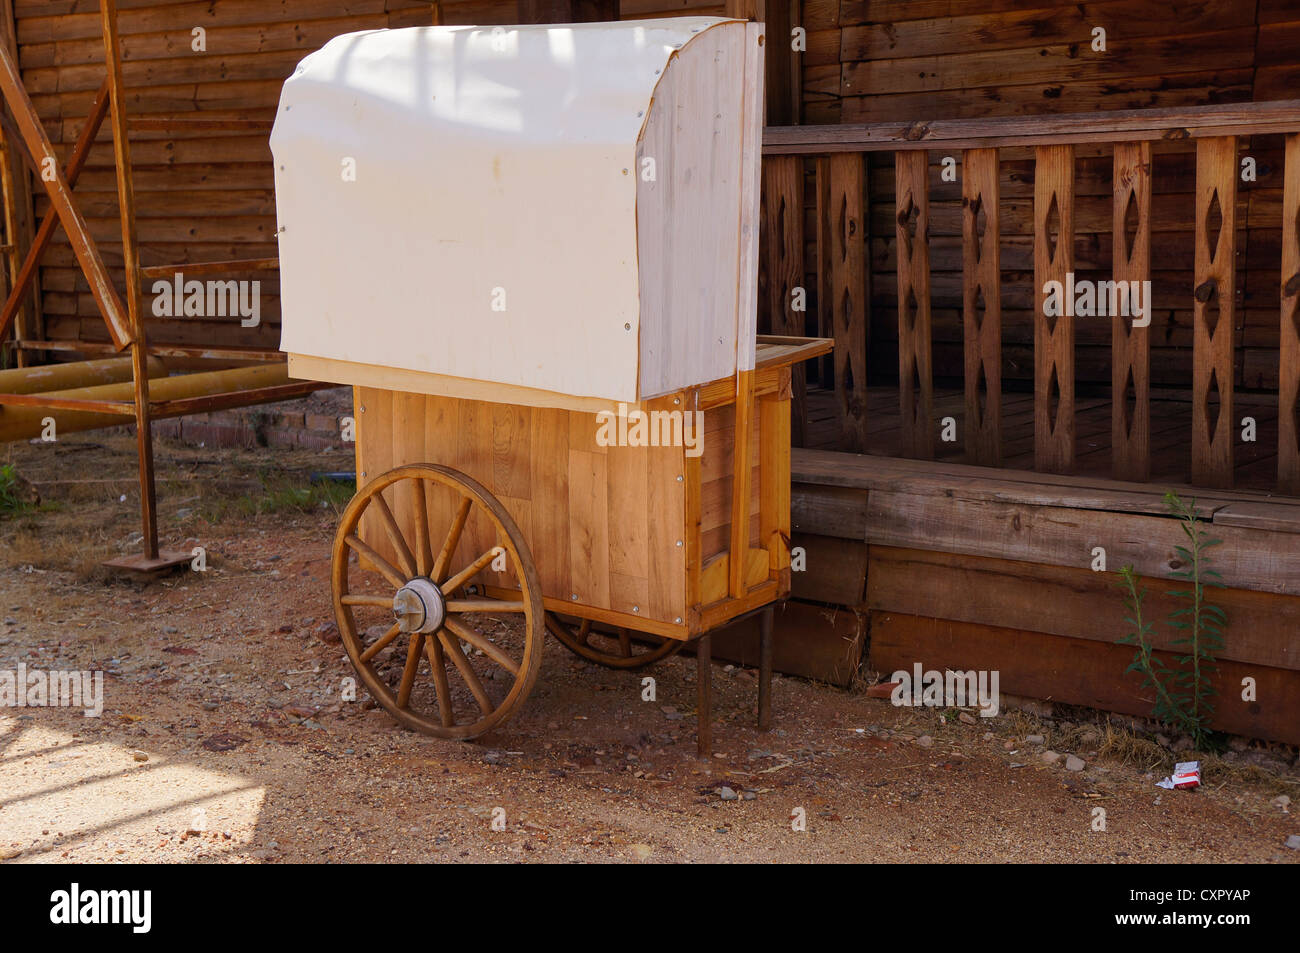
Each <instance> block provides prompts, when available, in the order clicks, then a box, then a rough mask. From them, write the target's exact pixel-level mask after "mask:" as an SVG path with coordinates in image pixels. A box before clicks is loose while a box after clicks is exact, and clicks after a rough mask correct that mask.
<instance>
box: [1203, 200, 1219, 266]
mask: <svg viewBox="0 0 1300 953" xmlns="http://www.w3.org/2000/svg"><path fill="white" fill-rule="evenodd" d="M1222 232H1223V209H1222V207H1220V205H1219V190H1218V189H1215V190H1214V194H1213V195H1211V196H1210V207H1209V208H1208V209H1207V210H1206V212H1205V240H1206V241H1207V242H1208V243H1209V249H1210V261H1214V258H1215V256H1216V255H1218V253H1219V238H1220V236H1221V233H1222Z"/></svg>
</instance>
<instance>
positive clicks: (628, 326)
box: [623, 322, 632, 331]
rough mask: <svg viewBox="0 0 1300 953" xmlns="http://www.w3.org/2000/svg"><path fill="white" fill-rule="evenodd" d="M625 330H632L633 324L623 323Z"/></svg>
mask: <svg viewBox="0 0 1300 953" xmlns="http://www.w3.org/2000/svg"><path fill="white" fill-rule="evenodd" d="M623 330H624V331H631V330H632V324H631V322H625V323H624V325H623Z"/></svg>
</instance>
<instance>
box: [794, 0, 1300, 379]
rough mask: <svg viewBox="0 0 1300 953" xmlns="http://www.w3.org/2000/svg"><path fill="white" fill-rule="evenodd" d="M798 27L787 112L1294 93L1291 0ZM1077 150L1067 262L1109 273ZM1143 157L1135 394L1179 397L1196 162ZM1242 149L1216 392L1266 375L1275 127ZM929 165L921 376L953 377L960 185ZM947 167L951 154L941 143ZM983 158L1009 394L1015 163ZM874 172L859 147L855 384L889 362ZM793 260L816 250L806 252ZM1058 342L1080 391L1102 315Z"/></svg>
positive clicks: (958, 346)
mask: <svg viewBox="0 0 1300 953" xmlns="http://www.w3.org/2000/svg"><path fill="white" fill-rule="evenodd" d="M802 24H803V26H804V27H805V28H806V29H807V31H808V49H807V52H806V54H805V55H804V57H803V71H802V84H803V96H804V101H803V122H805V123H836V122H846V123H849V122H853V123H857V122H872V121H879V120H896V119H905V120H924V119H936V118H969V117H982V116H1003V115H1024V114H1044V113H1064V112H1086V111H1089V110H1092V109H1132V108H1142V107H1151V106H1191V105H1203V104H1211V103H1230V102H1248V101H1252V100H1269V99H1286V98H1292V97H1294V96H1295V95H1296V93H1295V90H1296V89H1297V88H1300V85H1298V84H1300V54H1297V52H1296V51H1297V50H1300V0H1172V2H1170V0H1102V2H1088V3H1077V2H1067V0H994V2H990V0H804V3H803V8H802ZM1096 26H1101V27H1104V28H1105V29H1106V31H1107V52H1105V53H1095V52H1093V51H1092V49H1091V39H1092V30H1093V28H1094V27H1096ZM1076 153H1077V156H1076V158H1077V164H1076V193H1075V194H1076V218H1075V236H1074V267H1075V271H1076V274H1077V275H1078V276H1079V277H1080V278H1091V279H1094V280H1095V279H1101V278H1104V277H1110V275H1111V270H1112V251H1113V249H1112V239H1111V228H1112V223H1111V206H1110V200H1111V174H1112V161H1113V157H1112V151H1111V149H1110V148H1109V147H1104V148H1095V149H1094V148H1082V147H1081V148H1079V149H1077V150H1076ZM1154 153H1155V154H1154V167H1153V174H1152V185H1153V202H1152V221H1151V230H1152V236H1151V244H1152V250H1153V252H1154V253H1155V254H1154V255H1153V265H1154V271H1153V274H1152V280H1153V290H1154V295H1155V298H1156V302H1157V304H1158V305H1160V308H1159V310H1158V312H1157V313H1156V314H1155V316H1154V320H1153V323H1152V327H1151V333H1150V339H1151V350H1152V354H1151V368H1152V379H1151V385H1152V386H1154V387H1176V388H1188V387H1190V385H1191V379H1192V366H1193V357H1192V347H1193V345H1192V342H1193V336H1194V327H1195V309H1194V306H1193V300H1192V297H1191V288H1192V287H1193V279H1194V260H1195V237H1194V229H1193V219H1194V209H1195V194H1196V183H1195V179H1196V155H1195V151H1194V150H1193V149H1192V148H1191V147H1190V146H1189V145H1187V144H1179V143H1160V144H1157V146H1156V147H1155V149H1154ZM1247 155H1249V156H1251V157H1253V158H1255V159H1256V165H1257V175H1258V179H1257V181H1256V182H1253V183H1251V182H1239V183H1238V185H1239V188H1238V198H1237V225H1238V235H1237V241H1236V246H1237V247H1236V252H1237V254H1236V266H1237V272H1238V273H1237V281H1236V284H1237V288H1236V292H1237V300H1236V305H1237V310H1238V314H1237V318H1238V322H1237V324H1238V326H1237V327H1236V328H1234V335H1233V338H1234V340H1233V342H1232V343H1233V348H1232V350H1233V357H1232V361H1233V373H1234V378H1235V380H1234V383H1235V385H1236V386H1237V387H1238V388H1247V389H1251V388H1260V389H1269V390H1271V389H1275V388H1276V387H1277V386H1278V363H1277V347H1278V316H1277V275H1278V269H1279V267H1280V227H1281V221H1280V210H1281V202H1282V161H1281V160H1282V143H1281V137H1276V136H1274V137H1256V138H1255V139H1254V140H1252V139H1251V138H1249V137H1247V138H1243V139H1242V140H1241V141H1240V157H1245V156H1247ZM943 158H944V154H941V153H940V152H937V151H932V152H930V153H929V162H930V168H929V178H930V202H931V209H930V213H931V226H930V230H931V232H930V233H931V239H932V240H931V249H930V254H931V263H932V268H933V276H932V280H931V285H930V295H931V320H932V327H933V335H934V343H933V363H934V372H935V375H936V377H937V378H939V379H940V380H942V381H944V383H946V384H949V385H952V386H960V384H961V380H962V376H963V364H964V357H963V352H962V333H963V328H962V301H963V283H962V270H961V260H962V259H961V246H962V215H961V198H962V195H961V189H962V184H961V180H960V177H959V178H958V180H957V181H954V182H945V181H943V180H942V179H941V177H940V172H941V165H940V163H941V162H942V160H943ZM953 158H954V159H955V160H956V161H957V163H958V164H959V165H960V163H961V161H962V156H961V155H960V153H954V155H953ZM1002 160H1003V161H1002V167H1001V171H1000V176H999V185H1000V188H1001V193H1002V196H1001V197H1002V202H1003V212H1002V223H1001V226H1002V242H1001V247H1002V262H1001V270H1002V279H1003V285H1004V292H1003V300H1002V337H1003V345H1004V347H1003V356H1002V368H1001V370H1002V374H1003V376H1004V379H1005V380H1006V381H1007V382H1008V386H1009V387H1015V386H1017V382H1023V384H1021V385H1020V386H1022V387H1023V386H1024V384H1027V383H1029V382H1031V381H1032V379H1033V369H1034V359H1033V337H1034V322H1033V269H1034V262H1033V248H1032V235H1033V207H1032V200H1033V178H1034V177H1033V165H1032V155H1031V153H1030V152H1029V150H1016V149H1004V150H1002ZM892 166H893V157H892V156H890V155H887V154H880V155H875V156H872V157H871V159H870V162H869V171H868V176H867V178H868V182H869V193H868V199H869V203H870V204H869V207H870V210H871V214H870V221H869V226H868V233H867V242H868V248H869V252H870V268H871V272H872V275H871V277H872V286H871V290H872V298H871V304H872V308H871V316H872V317H871V327H870V333H869V335H868V338H869V340H870V342H871V345H872V346H871V347H870V348H869V361H870V367H869V370H870V374H871V380H872V381H873V382H874V383H885V382H888V381H892V380H894V379H895V377H896V375H897V373H898V367H897V353H896V348H897V338H898V322H897V320H896V316H897V314H898V307H899V305H898V290H897V281H898V278H897V264H896V240H895V221H896V220H895V215H896V209H895V206H894V194H893V192H894V179H895V176H894V172H893V168H892ZM812 204H814V198H813V194H812V191H811V186H810V190H809V199H808V205H809V206H811V205H812ZM805 234H807V235H809V236H811V235H812V229H811V228H809V229H806V230H805ZM806 260H807V261H815V257H814V253H813V251H812V249H811V248H810V250H809V253H808V256H807V258H806ZM810 287H811V285H810ZM1075 347H1076V355H1075V361H1076V373H1077V380H1078V381H1079V382H1080V384H1081V385H1086V384H1089V383H1092V384H1097V385H1103V386H1104V385H1106V384H1108V383H1109V381H1110V373H1111V328H1110V327H1109V325H1108V324H1107V322H1105V321H1094V322H1087V321H1083V322H1080V323H1079V326H1078V327H1077V328H1076V334H1075Z"/></svg>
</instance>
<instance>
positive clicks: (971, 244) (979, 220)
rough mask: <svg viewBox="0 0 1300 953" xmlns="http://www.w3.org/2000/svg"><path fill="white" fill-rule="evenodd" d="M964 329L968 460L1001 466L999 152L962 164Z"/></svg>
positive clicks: (966, 158)
mask: <svg viewBox="0 0 1300 953" xmlns="http://www.w3.org/2000/svg"><path fill="white" fill-rule="evenodd" d="M961 165H962V171H961V188H962V200H961V204H962V327H963V330H964V339H963V345H964V350H965V353H966V421H965V427H966V434H965V437H966V440H965V443H966V458H967V460H968V461H969V462H970V463H974V464H979V465H981V466H989V467H996V466H1001V464H1002V250H1001V244H1000V242H999V237H1000V235H1001V222H1002V215H1001V208H1000V192H999V188H998V150H996V149H968V150H967V151H966V152H965V153H964V154H963V155H962V160H961Z"/></svg>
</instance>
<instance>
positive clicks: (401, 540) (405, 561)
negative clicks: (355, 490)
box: [373, 492, 415, 588]
mask: <svg viewBox="0 0 1300 953" xmlns="http://www.w3.org/2000/svg"><path fill="white" fill-rule="evenodd" d="M373 499H374V502H375V505H376V506H377V507H378V509H379V518H380V520H381V522H383V524H384V532H386V533H387V534H388V539H389V542H391V543H392V544H393V548H394V549H395V550H397V561H398V562H400V563H401V564H402V568H403V569H405V570H406V577H407V578H408V579H409V578H410V577H412V576H414V575H415V557H414V556H413V555H411V547H410V546H408V545H407V544H406V537H404V536H403V535H402V531H401V530H400V529H398V528H397V520H395V519H394V518H393V511H392V510H391V509H389V508H388V501H387V500H385V499H384V494H383V493H382V492H379V493H376V494H375V495H374V497H373ZM399 588H400V587H399Z"/></svg>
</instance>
